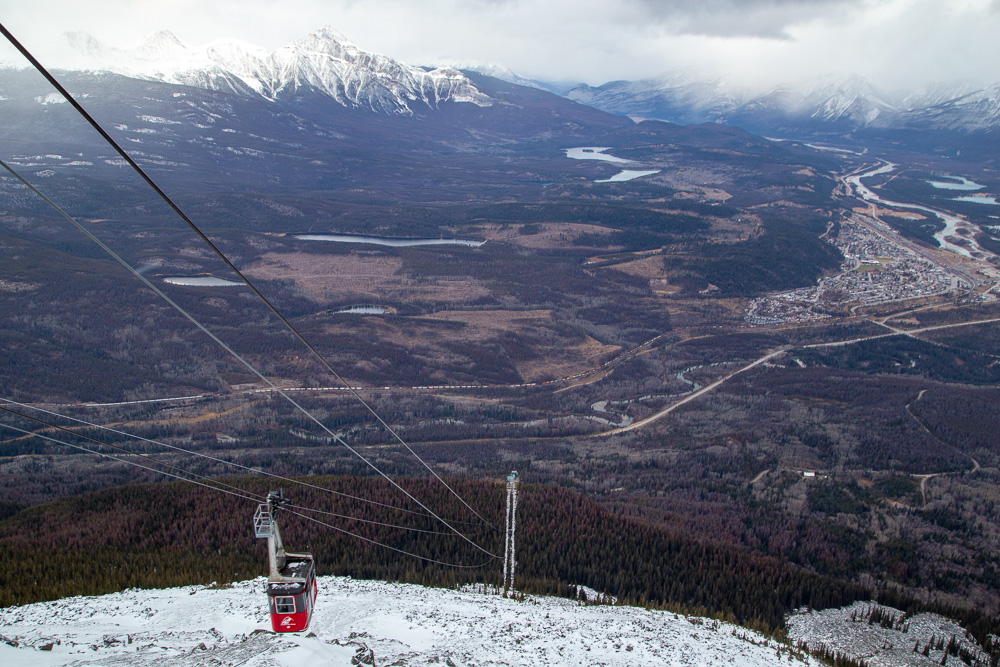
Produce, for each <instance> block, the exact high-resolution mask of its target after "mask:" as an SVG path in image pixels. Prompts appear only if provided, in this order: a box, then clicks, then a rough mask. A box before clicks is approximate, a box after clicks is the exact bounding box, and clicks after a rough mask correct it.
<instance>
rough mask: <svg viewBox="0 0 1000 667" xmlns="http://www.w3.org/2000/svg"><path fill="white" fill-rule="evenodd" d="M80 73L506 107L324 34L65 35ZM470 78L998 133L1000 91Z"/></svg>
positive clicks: (700, 116) (425, 105)
mask: <svg viewBox="0 0 1000 667" xmlns="http://www.w3.org/2000/svg"><path fill="white" fill-rule="evenodd" d="M67 38H68V40H69V43H70V46H72V47H73V49H74V51H75V52H76V53H77V54H78V59H77V62H78V63H79V65H78V67H79V68H82V69H84V70H90V71H103V72H113V73H116V74H121V75H124V76H128V77H131V78H137V79H143V80H147V81H159V82H164V83H171V84H181V85H187V86H194V87H198V88H203V89H206V90H212V91H221V92H227V93H235V94H239V95H256V96H259V97H263V98H265V99H267V100H272V101H273V100H291V99H294V98H295V97H296V95H299V94H302V93H304V92H318V93H320V94H322V95H325V96H327V97H330V98H332V99H333V100H335V101H336V102H338V103H339V104H341V105H343V106H345V107H348V108H357V109H365V110H372V111H376V112H381V113H387V114H402V115H413V114H414V113H421V112H424V111H426V110H430V109H435V108H438V107H439V105H441V104H444V103H449V102H453V103H465V104H470V105H475V106H479V107H487V106H492V105H495V104H498V103H499V102H498V100H496V99H493V98H491V97H490V96H489V95H488V94H486V93H484V92H483V91H482V90H480V88H479V87H477V85H476V84H475V83H474V82H473V81H472V80H471V79H470V78H469V77H468V76H466V74H464V73H463V71H461V70H459V69H457V68H455V67H450V66H449V67H437V68H433V69H432V68H423V67H414V66H411V65H406V64H404V63H401V62H399V61H396V60H393V59H392V58H389V57H387V56H383V55H378V54H373V53H367V52H365V51H362V50H361V49H359V48H358V47H357V46H355V45H354V44H353V43H352V42H351V41H350V40H349V39H348V38H346V37H345V36H344V35H342V34H340V33H338V32H337V31H336V30H333V29H332V28H329V27H326V28H323V29H320V30H317V31H315V32H312V33H310V34H308V35H306V36H305V37H303V38H302V39H299V40H296V41H295V42H292V43H291V44H288V45H287V46H285V47H282V48H280V49H278V50H276V51H274V52H268V51H266V50H264V49H261V48H259V47H256V46H253V45H249V44H245V43H241V42H234V41H226V42H216V43H213V44H210V45H208V46H204V47H199V48H189V47H186V46H185V45H183V44H182V43H181V42H180V41H179V40H178V39H177V37H175V36H174V35H173V34H172V33H170V32H167V31H162V32H159V33H157V34H155V35H153V36H152V37H150V38H149V39H148V40H147V41H146V42H145V43H144V44H142V45H141V46H139V47H138V48H135V49H117V48H113V47H109V46H107V45H104V44H102V43H101V42H99V41H98V40H96V39H94V38H93V37H91V36H90V35H87V34H85V33H70V34H68V35H67ZM466 71H473V72H476V73H478V74H484V75H487V76H490V77H494V78H497V79H501V80H503V81H506V82H508V83H513V84H516V85H518V86H524V87H528V88H536V89H539V90H544V91H548V92H554V93H562V94H564V95H565V96H566V97H567V98H569V99H571V100H574V101H577V102H580V103H583V104H586V105H589V106H592V107H595V108H598V109H601V110H603V111H607V112H610V113H614V114H617V115H622V116H630V117H633V118H643V119H659V120H666V121H670V122H676V123H683V124H689V123H705V122H711V123H725V124H729V125H736V126H740V127H744V128H746V129H749V130H751V131H755V132H761V133H765V134H767V133H774V132H781V131H783V130H794V131H802V130H806V131H821V132H822V131H831V130H832V131H835V132H853V131H857V130H863V129H873V130H896V129H906V130H948V131H955V130H958V131H962V132H980V131H989V130H994V129H996V128H998V127H1000V83H997V84H994V85H992V86H987V87H983V86H980V85H975V84H972V83H969V82H953V83H941V84H937V85H932V86H927V87H924V88H921V89H917V90H901V91H885V90H882V89H880V88H879V87H877V86H876V85H874V84H873V83H872V82H870V81H868V80H867V79H865V78H863V77H860V76H851V77H847V78H836V77H818V78H814V79H809V80H804V81H798V82H793V83H788V84H783V85H779V86H776V87H773V88H768V89H761V88H754V87H752V86H748V85H746V84H744V83H742V82H740V81H738V80H735V79H731V78H728V77H714V78H713V77H704V76H702V75H700V74H698V73H696V72H694V71H682V72H672V73H669V74H665V75H663V76H660V77H657V78H653V79H646V80H641V81H612V82H610V83H606V84H604V85H602V86H597V87H591V86H588V85H585V84H581V85H578V86H576V87H573V88H568V87H567V86H565V85H561V84H553V83H544V82H539V81H535V80H532V79H528V78H526V77H522V76H520V75H518V74H516V73H514V72H512V71H511V70H509V69H507V68H505V67H503V66H502V65H497V64H488V65H478V66H471V67H469V68H468V69H467V70H466Z"/></svg>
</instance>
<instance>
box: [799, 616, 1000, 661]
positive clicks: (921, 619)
mask: <svg viewBox="0 0 1000 667" xmlns="http://www.w3.org/2000/svg"><path fill="white" fill-rule="evenodd" d="M873 608H878V609H881V610H883V611H884V612H885V613H887V614H891V615H892V616H893V617H895V618H896V619H897V622H896V623H895V624H893V627H883V626H882V625H881V624H880V623H877V622H876V623H871V624H869V623H868V620H867V619H868V618H869V616H870V613H871V610H872V609H873ZM952 636H954V637H955V640H956V641H957V642H958V643H959V645H960V646H961V647H963V648H965V649H966V650H967V651H969V653H970V654H971V655H972V656H973V657H974V658H978V659H980V660H982V661H983V664H989V656H987V655H986V654H985V653H983V651H982V649H981V648H980V647H979V645H978V644H977V643H976V642H975V641H974V640H973V639H971V638H969V637H967V636H966V634H965V630H963V629H962V626H960V625H959V624H958V623H956V622H955V621H952V620H950V619H947V618H945V617H944V616H939V615H937V614H916V615H914V616H912V617H909V618H906V619H905V620H904V615H903V612H901V611H899V610H898V609H893V608H892V607H884V606H883V607H877V606H876V605H875V604H873V603H871V602H855V603H854V604H853V605H851V606H849V607H844V608H841V609H826V610H824V611H819V612H816V611H812V612H800V613H797V614H792V615H791V616H789V618H788V637H789V638H790V639H791V640H792V641H793V642H796V643H798V642H800V641H803V642H805V643H806V644H808V645H809V648H810V649H813V650H818V649H820V648H821V647H822V646H826V647H827V648H829V649H830V650H832V651H837V652H840V653H843V654H845V655H848V656H850V657H852V658H855V659H861V660H864V661H865V662H866V663H867V664H868V665H870V666H871V667H904V666H906V665H927V666H928V667H931V666H932V665H940V664H943V663H942V662H941V659H942V657H943V656H944V651H943V650H940V649H937V648H936V645H937V640H943V642H944V644H946V645H947V643H948V642H949V641H950V639H951V638H952ZM932 638H933V639H934V640H935V645H934V646H931V647H929V649H928V651H927V653H928V655H927V656H924V655H923V654H922V651H923V649H924V647H925V646H927V644H928V643H929V642H930V641H931V639H932ZM914 646H916V647H917V649H918V650H917V651H916V652H915V651H914V650H913V649H914ZM948 662H949V664H964V663H962V661H960V660H958V659H957V658H955V659H954V662H952V661H951V660H949V661H948Z"/></svg>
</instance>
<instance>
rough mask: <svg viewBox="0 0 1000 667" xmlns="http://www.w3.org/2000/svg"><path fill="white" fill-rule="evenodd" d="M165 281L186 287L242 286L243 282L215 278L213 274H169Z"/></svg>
mask: <svg viewBox="0 0 1000 667" xmlns="http://www.w3.org/2000/svg"><path fill="white" fill-rule="evenodd" d="M163 282H165V283H170V284H171V285H184V286H186V287H241V286H242V285H243V283H238V282H233V281H232V280H223V279H222V278H213V277H212V276H169V277H167V278H164V279H163Z"/></svg>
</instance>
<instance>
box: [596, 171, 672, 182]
mask: <svg viewBox="0 0 1000 667" xmlns="http://www.w3.org/2000/svg"><path fill="white" fill-rule="evenodd" d="M658 173H660V170H659V169H647V170H646V171H639V170H635V169H626V170H624V171H620V172H618V173H617V174H615V175H614V176H612V177H611V178H602V179H601V180H599V181H594V183H621V182H623V181H631V180H632V179H634V178H641V177H643V176H652V175H653V174H658Z"/></svg>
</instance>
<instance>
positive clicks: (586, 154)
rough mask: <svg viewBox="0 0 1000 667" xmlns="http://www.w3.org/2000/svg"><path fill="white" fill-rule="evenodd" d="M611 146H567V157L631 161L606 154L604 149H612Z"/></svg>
mask: <svg viewBox="0 0 1000 667" xmlns="http://www.w3.org/2000/svg"><path fill="white" fill-rule="evenodd" d="M610 149H611V147H610V146H580V147H579V148H566V149H565V151H566V157H568V158H572V159H574V160H603V161H605V162H622V163H625V162H631V161H632V160H626V159H625V158H621V157H615V156H614V155H605V153H604V151H606V150H610Z"/></svg>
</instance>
